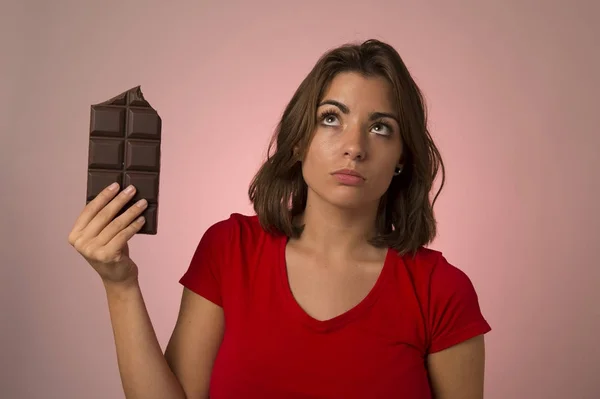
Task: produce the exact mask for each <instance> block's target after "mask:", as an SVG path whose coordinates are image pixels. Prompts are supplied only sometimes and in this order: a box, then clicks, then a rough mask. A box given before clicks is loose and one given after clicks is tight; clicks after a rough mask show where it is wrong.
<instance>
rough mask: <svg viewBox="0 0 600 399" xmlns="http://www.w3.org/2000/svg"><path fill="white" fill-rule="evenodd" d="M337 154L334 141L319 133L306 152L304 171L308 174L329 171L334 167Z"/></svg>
mask: <svg viewBox="0 0 600 399" xmlns="http://www.w3.org/2000/svg"><path fill="white" fill-rule="evenodd" d="M335 153H336V145H335V143H334V142H333V140H329V139H328V138H327V136H326V135H324V134H319V132H317V133H316V134H315V136H314V137H313V139H312V141H311V143H310V146H309V147H308V151H307V152H306V157H305V159H304V164H303V169H305V171H307V172H312V171H323V170H324V169H323V168H325V170H328V169H329V168H331V166H332V165H331V163H332V161H333V158H334V156H335Z"/></svg>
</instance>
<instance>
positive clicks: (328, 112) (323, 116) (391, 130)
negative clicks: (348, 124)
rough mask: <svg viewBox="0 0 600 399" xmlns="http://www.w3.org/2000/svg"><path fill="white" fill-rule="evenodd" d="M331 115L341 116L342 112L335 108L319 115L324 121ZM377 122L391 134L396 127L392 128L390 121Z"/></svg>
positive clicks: (320, 119) (376, 122)
mask: <svg viewBox="0 0 600 399" xmlns="http://www.w3.org/2000/svg"><path fill="white" fill-rule="evenodd" d="M330 116H335V117H336V118H338V119H339V118H340V114H339V112H337V111H334V110H327V111H323V112H322V113H321V114H320V115H319V121H321V122H322V121H323V120H325V119H326V118H328V117H330ZM375 124H378V125H381V126H384V127H385V128H386V129H387V130H388V131H389V132H390V134H391V133H392V132H393V131H394V129H392V126H390V125H389V124H388V123H386V122H383V121H375ZM381 136H389V135H386V134H384V135H381Z"/></svg>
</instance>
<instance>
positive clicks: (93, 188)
mask: <svg viewBox="0 0 600 399" xmlns="http://www.w3.org/2000/svg"><path fill="white" fill-rule="evenodd" d="M161 132H162V120H161V118H160V116H159V115H158V112H157V111H156V110H155V109H154V108H152V106H151V105H150V103H148V101H146V100H145V99H144V96H143V94H142V91H141V89H140V86H137V87H134V88H132V89H130V90H128V91H126V92H124V93H121V94H119V95H118V96H116V97H113V98H111V99H110V100H107V101H105V102H102V103H99V104H94V105H92V106H91V115H90V137H89V139H90V141H89V153H88V177H87V199H86V203H89V202H90V201H91V200H93V199H94V197H96V196H97V195H98V194H99V193H100V192H101V191H102V190H103V189H104V188H106V187H107V186H108V185H110V184H111V183H113V182H118V183H119V184H120V189H121V190H124V189H125V188H126V187H127V186H129V185H133V186H135V188H136V190H137V191H136V194H135V196H134V197H133V198H132V200H131V201H130V202H129V203H128V204H127V205H125V206H124V207H123V208H122V209H121V212H119V214H118V215H117V216H119V215H121V214H122V213H123V212H125V211H126V210H127V209H128V208H129V207H130V206H131V205H133V204H134V203H135V202H137V201H138V200H140V199H142V198H145V199H146V200H147V201H148V207H147V208H146V209H145V210H144V212H143V213H142V215H143V216H144V217H145V218H146V223H145V224H144V226H143V227H142V228H141V230H140V231H139V233H140V234H151V235H154V234H156V233H157V231H158V187H159V180H160V179H159V178H160V144H161Z"/></svg>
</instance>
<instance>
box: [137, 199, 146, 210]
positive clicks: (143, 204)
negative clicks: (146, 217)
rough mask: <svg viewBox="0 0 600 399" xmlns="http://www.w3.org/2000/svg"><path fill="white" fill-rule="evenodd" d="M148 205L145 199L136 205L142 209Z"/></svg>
mask: <svg viewBox="0 0 600 399" xmlns="http://www.w3.org/2000/svg"><path fill="white" fill-rule="evenodd" d="M147 204H148V201H146V200H145V199H143V198H142V199H141V200H139V201H138V202H137V203H136V205H137V206H138V207H140V208H145V207H146V205H147Z"/></svg>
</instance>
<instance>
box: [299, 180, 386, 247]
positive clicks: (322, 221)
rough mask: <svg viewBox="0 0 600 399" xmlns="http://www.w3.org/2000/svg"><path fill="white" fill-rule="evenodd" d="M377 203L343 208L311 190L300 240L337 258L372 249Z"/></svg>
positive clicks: (302, 219) (302, 220)
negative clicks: (371, 242) (324, 199)
mask: <svg viewBox="0 0 600 399" xmlns="http://www.w3.org/2000/svg"><path fill="white" fill-rule="evenodd" d="M377 205H378V204H377V203H374V204H372V205H370V206H367V207H361V208H358V209H353V208H340V207H337V206H334V205H332V204H330V203H327V202H326V201H323V200H321V199H320V198H317V195H316V194H314V193H312V192H311V191H310V190H309V193H308V198H307V205H306V209H305V210H304V213H303V214H302V217H301V218H300V220H299V223H301V224H304V230H303V232H302V235H301V237H300V238H299V239H298V242H299V243H302V245H303V246H306V247H309V248H311V250H313V251H315V252H316V253H319V254H327V256H328V257H331V256H333V257H336V258H338V257H347V256H348V255H349V254H356V253H361V252H364V251H365V250H366V249H367V248H368V249H372V246H371V245H370V244H369V243H368V240H369V238H370V237H372V236H373V235H374V234H375V220H376V217H377Z"/></svg>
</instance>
